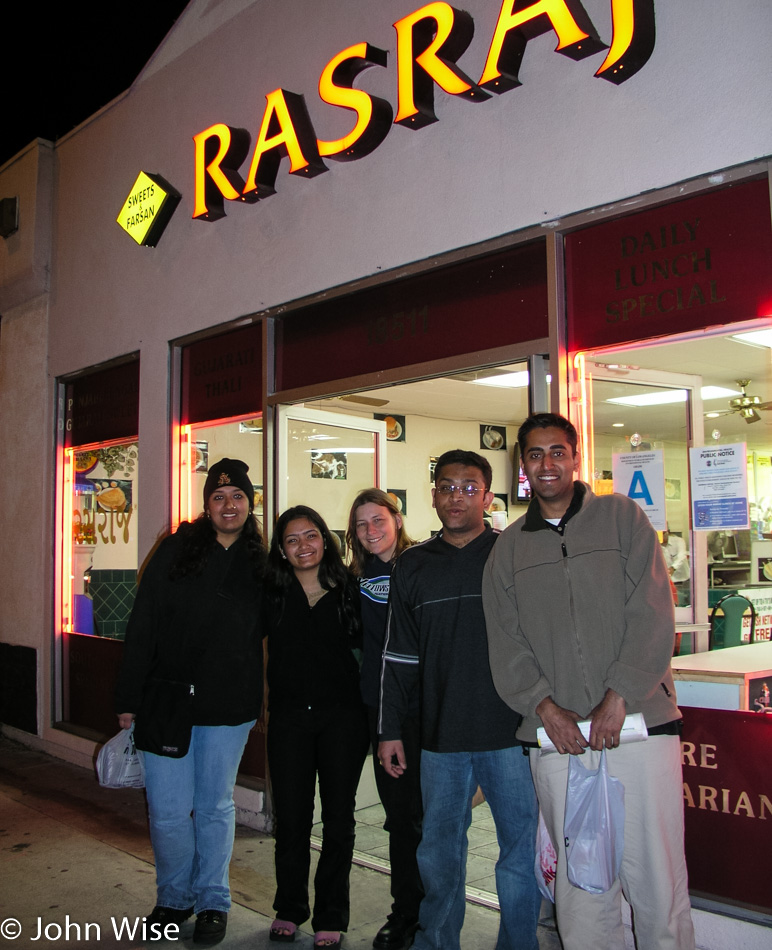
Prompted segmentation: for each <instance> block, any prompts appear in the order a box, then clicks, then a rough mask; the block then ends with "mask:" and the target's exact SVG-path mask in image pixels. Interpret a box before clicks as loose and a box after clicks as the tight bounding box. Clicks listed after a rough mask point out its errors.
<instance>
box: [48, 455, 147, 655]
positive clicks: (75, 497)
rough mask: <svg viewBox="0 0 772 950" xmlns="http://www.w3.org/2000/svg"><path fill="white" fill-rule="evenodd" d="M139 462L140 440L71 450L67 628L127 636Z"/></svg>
mask: <svg viewBox="0 0 772 950" xmlns="http://www.w3.org/2000/svg"><path fill="white" fill-rule="evenodd" d="M138 462H139V449H138V445H137V442H136V440H134V441H131V442H119V443H115V444H111V445H108V444H103V445H92V446H89V447H81V448H70V449H66V450H65V460H64V478H65V484H64V495H65V505H66V506H67V508H68V514H69V518H68V517H67V515H65V519H64V523H65V525H66V524H67V523H68V522H69V524H71V526H72V528H71V532H70V535H71V536H70V537H69V538H68V537H67V536H66V534H65V537H64V539H63V542H64V548H65V551H64V565H65V570H64V578H65V581H66V582H67V583H66V585H65V590H63V592H62V593H63V608H62V622H63V629H64V631H65V632H68V633H82V634H87V635H89V636H100V637H109V638H111V639H116V640H122V639H123V638H124V636H125V634H126V624H127V623H128V619H129V614H130V613H131V608H132V606H133V604H134V596H135V593H136V587H137V531H136V528H137V510H138V492H137V468H138ZM68 565H69V569H68Z"/></svg>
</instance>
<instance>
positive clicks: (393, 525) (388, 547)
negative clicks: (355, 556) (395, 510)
mask: <svg viewBox="0 0 772 950" xmlns="http://www.w3.org/2000/svg"><path fill="white" fill-rule="evenodd" d="M401 527H402V519H401V518H400V516H399V515H395V514H392V512H391V511H389V509H388V508H384V507H383V506H382V505H375V504H373V503H372V502H368V503H367V504H366V505H360V506H359V507H358V508H357V510H356V534H357V538H358V539H359V543H360V544H361V545H362V547H363V548H364V549H365V550H366V551H369V552H370V554H374V555H375V556H376V557H378V558H380V559H381V560H382V561H384V562H386V563H388V562H389V561H390V560H391V559H392V557H394V552H395V550H396V549H397V533H398V531H399V529H400V528H401Z"/></svg>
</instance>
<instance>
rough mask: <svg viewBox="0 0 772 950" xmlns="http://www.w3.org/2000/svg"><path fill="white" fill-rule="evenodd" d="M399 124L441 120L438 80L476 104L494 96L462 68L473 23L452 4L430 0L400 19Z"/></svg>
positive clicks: (417, 126) (396, 26)
mask: <svg viewBox="0 0 772 950" xmlns="http://www.w3.org/2000/svg"><path fill="white" fill-rule="evenodd" d="M394 29H395V30H396V31H397V88H398V108H397V118H396V119H395V120H394V121H395V123H398V124H399V125H405V126H407V127H408V128H411V129H421V128H423V127H424V126H425V125H429V124H430V123H431V122H436V121H437V116H436V115H435V114H434V83H437V85H438V86H439V87H440V88H441V89H444V90H445V92H447V93H450V94H451V95H453V96H461V97H462V98H463V99H469V100H470V101H472V102H482V100H483V99H488V98H490V97H489V96H488V94H487V93H485V92H483V91H482V90H481V89H480V88H479V87H478V86H476V85H474V83H472V81H471V80H470V79H469V77H468V76H467V75H466V74H465V73H463V72H462V71H461V69H459V67H458V66H457V65H456V60H457V59H458V58H459V56H461V54H462V53H463V52H464V51H465V50H466V48H467V47H468V46H469V44H470V43H471V42H472V37H473V36H474V21H473V20H472V18H471V16H470V15H469V14H468V13H466V12H464V11H462V10H456V9H454V8H453V7H451V6H450V4H448V3H429V4H427V5H426V6H425V7H421V8H420V10H415V11H414V12H413V13H411V14H410V15H409V16H406V17H404V18H403V19H401V20H397V22H396V23H395V24H394Z"/></svg>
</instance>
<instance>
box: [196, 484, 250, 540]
mask: <svg viewBox="0 0 772 950" xmlns="http://www.w3.org/2000/svg"><path fill="white" fill-rule="evenodd" d="M251 507H252V505H251V504H250V499H249V498H247V496H246V495H245V494H244V492H243V491H242V490H241V489H240V488H237V487H235V486H233V485H223V487H222V488H217V489H215V491H213V492H212V494H211V495H210V496H209V501H208V502H207V508H206V510H207V512H208V514H209V518H210V520H211V522H212V527H213V528H214V530H215V531H216V532H217V540H218V541H219V542H220V544H221V545H222V546H223V547H224V548H228V547H230V546H231V544H233V542H234V541H235V540H236V538H237V537H238V536H239V535H240V534H241V529H242V528H243V527H244V525H245V524H246V521H247V518H248V517H249V511H250V508H251Z"/></svg>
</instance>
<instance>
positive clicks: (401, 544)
mask: <svg viewBox="0 0 772 950" xmlns="http://www.w3.org/2000/svg"><path fill="white" fill-rule="evenodd" d="M362 505H377V506H378V507H379V508H386V509H387V510H388V512H389V514H390V515H391V517H392V518H393V519H394V524H395V526H396V528H397V546H396V548H395V549H394V555H393V560H396V559H397V558H398V557H399V555H400V554H402V552H403V551H404V550H405V548H409V547H410V546H411V545H413V544H415V541H413V539H412V538H411V537H410V535H409V534H408V533H407V531H406V529H405V522H404V518H403V516H402V513H401V512H400V510H399V508H398V507H397V503H396V502H395V501H394V498H393V496H391V495H387V494H386V492H385V491H381V489H380V488H365V489H363V490H362V491H361V492H360V493H359V494H358V495H357V496H356V498H355V499H354V504H353V505H352V506H351V511H350V512H349V516H348V528H347V529H346V543H347V544H348V547H349V551H351V560H350V563H349V569H350V570H351V572H352V573H353V574H355V575H356V576H357V577H358V576H359V575H361V574H362V572H363V571H364V567H365V563H366V561H367V558H368V557H369V556H370V552H369V551H368V550H367V548H366V547H365V546H364V545H363V544H362V542H361V541H360V540H359V538H358V537H357V509H358V508H361V507H362ZM397 519H399V523H397Z"/></svg>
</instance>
